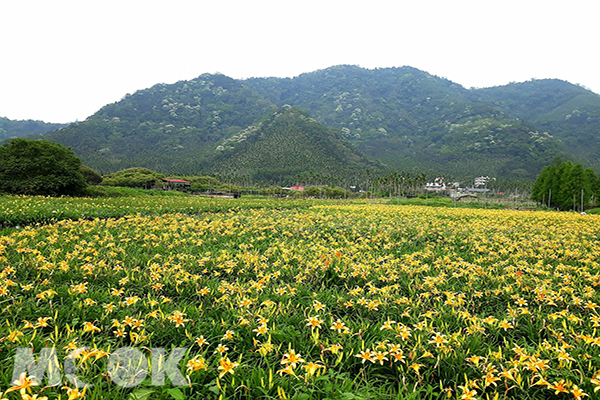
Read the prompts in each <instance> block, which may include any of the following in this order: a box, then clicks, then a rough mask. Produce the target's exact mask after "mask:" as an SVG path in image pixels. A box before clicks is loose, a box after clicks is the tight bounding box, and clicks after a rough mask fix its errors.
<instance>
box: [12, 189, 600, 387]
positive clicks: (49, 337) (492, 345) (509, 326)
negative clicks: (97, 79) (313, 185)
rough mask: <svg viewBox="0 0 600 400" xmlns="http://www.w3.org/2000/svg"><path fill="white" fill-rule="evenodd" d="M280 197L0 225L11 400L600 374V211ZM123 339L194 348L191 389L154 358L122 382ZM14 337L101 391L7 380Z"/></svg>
mask: <svg viewBox="0 0 600 400" xmlns="http://www.w3.org/2000/svg"><path fill="white" fill-rule="evenodd" d="M58 200H60V199H58ZM65 201H67V200H65ZM161 201H162V200H161ZM253 201H259V200H253ZM40 202H41V203H43V202H42V201H40ZM155 202H156V200H155ZM300 202H302V201H300ZM41 203H40V204H41ZM214 203H215V204H218V206H219V207H223V208H222V209H223V210H225V209H226V207H225V204H226V203H227V202H223V200H219V201H217V202H214ZM33 204H35V203H33ZM92 204H93V203H92ZM169 204H170V203H169V202H168V201H165V204H164V205H163V206H164V207H165V209H169V210H170V211H178V210H177V208H176V207H178V206H179V205H177V206H175V205H169ZM173 204H176V203H173ZM177 204H178V203H177ZM237 204H239V203H237ZM277 204H279V203H277V202H274V203H263V206H264V207H263V208H260V209H257V208H253V207H250V206H248V207H241V208H237V209H236V210H232V211H223V212H220V213H216V214H212V213H211V214H206V213H198V210H193V212H187V209H185V210H179V211H183V212H179V213H167V212H165V213H164V214H160V215H142V214H139V215H131V216H127V217H123V218H105V219H89V220H63V221H58V222H56V223H54V224H49V225H45V226H34V227H28V228H25V229H20V230H18V231H15V232H13V233H11V234H9V235H6V236H4V237H0V262H1V264H0V310H2V314H1V316H0V392H4V396H1V395H0V398H7V399H20V398H26V397H25V396H29V395H32V396H33V395H38V396H39V397H38V398H42V397H44V396H45V397H48V399H57V398H61V399H75V398H86V399H101V398H127V397H128V396H129V397H130V398H132V399H133V398H140V399H141V398H143V399H186V398H190V399H191V398H207V399H212V398H214V399H217V398H248V399H250V398H252V399H255V398H263V399H276V398H294V399H311V398H312V399H323V398H336V399H361V398H377V399H379V398H390V399H392V398H394V399H396V398H397V399H411V398H412V399H426V398H454V399H475V398H477V399H486V398H489V399H493V398H514V399H540V398H555V397H556V398H575V399H578V398H580V399H582V398H584V397H586V396H589V397H591V398H593V396H594V393H595V389H596V388H599V387H600V376H597V375H598V373H599V370H600V336H598V331H597V328H598V327H600V314H598V304H599V303H600V298H599V297H600V296H599V295H598V292H597V288H598V285H599V284H600V275H599V267H600V266H599V264H598V261H597V260H598V259H599V256H600V241H599V239H600V237H599V235H600V232H599V230H598V226H599V223H600V217H598V216H595V215H587V216H580V215H578V214H571V213H549V212H548V213H533V212H516V211H502V210H474V209H459V208H457V209H453V208H433V207H419V206H411V207H406V206H392V205H377V204H375V205H357V204H352V205H338V204H324V205H314V206H311V207H302V208H290V209H283V207H279V206H277ZM289 204H291V203H289ZM302 204H306V203H302ZM63 205H64V204H63ZM90 207H91V208H93V207H94V206H93V205H91V206H90ZM136 207H137V208H136ZM143 207H145V206H144V205H143V204H142V203H138V204H135V205H134V204H132V211H133V213H134V214H136V213H138V212H140V211H139V210H140V209H142V210H143ZM147 207H156V203H152V205H148V206H147ZM168 207H171V208H168ZM185 207H190V206H189V205H187V206H185ZM108 209H110V208H108ZM65 212H66V211H65ZM25 214H26V213H25ZM103 216H105V217H109V216H110V215H103ZM125 346H130V347H134V348H136V349H139V351H140V352H141V353H142V354H144V355H145V356H147V359H148V360H151V361H154V360H155V359H154V358H153V354H152V352H153V350H152V349H154V348H159V347H160V348H164V349H165V351H166V355H167V357H168V354H169V353H170V352H172V351H173V349H175V348H185V349H186V350H185V354H184V355H183V356H182V358H181V361H180V362H179V363H178V364H177V366H178V369H179V370H180V372H181V374H182V375H183V376H184V377H185V385H182V386H175V385H174V384H173V383H172V382H170V381H169V379H167V380H166V381H165V383H163V384H161V385H158V386H157V385H153V383H152V377H151V371H152V370H153V369H156V368H158V367H157V365H156V364H155V363H153V362H150V365H149V366H148V368H146V370H149V371H150V372H149V373H148V375H147V376H146V378H145V379H143V380H142V382H141V383H139V384H136V385H135V386H133V387H130V388H124V387H122V386H119V385H117V384H115V382H114V380H113V381H111V379H110V377H111V375H110V373H111V371H110V368H112V367H114V366H115V359H114V354H115V351H116V349H119V348H123V347H125ZM83 347H85V349H83ZM17 348H32V349H33V353H34V354H39V353H40V351H41V349H42V348H55V349H56V353H57V354H58V368H59V369H60V370H61V372H66V371H63V369H64V366H63V364H64V361H65V360H67V359H68V360H71V361H72V362H73V363H74V365H75V366H76V367H77V377H78V379H79V381H80V382H87V383H89V384H92V385H93V386H92V387H89V388H87V389H85V390H83V389H82V388H81V387H79V388H78V387H76V385H75V384H73V383H72V382H71V381H69V379H68V378H67V377H65V376H63V377H62V379H61V380H60V384H55V385H53V386H46V383H47V382H40V385H38V386H31V387H29V388H23V389H22V393H21V392H20V391H19V390H12V389H10V388H11V384H12V382H11V380H12V379H13V377H12V373H13V364H14V358H15V354H16V351H17ZM154 352H156V351H154ZM111 354H112V355H111ZM140 371H141V372H140V375H138V376H142V378H143V377H144V376H145V375H144V373H143V372H144V371H142V370H140ZM133 375H135V374H133ZM133 375H132V376H133ZM155 383H156V382H155ZM21 384H22V386H28V385H27V383H25V382H21ZM17 387H18V386H17ZM13 388H14V386H13ZM28 390H29V391H30V392H28Z"/></svg>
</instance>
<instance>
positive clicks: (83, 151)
mask: <svg viewBox="0 0 600 400" xmlns="http://www.w3.org/2000/svg"><path fill="white" fill-rule="evenodd" d="M273 109H274V106H273V105H272V104H271V103H270V102H269V101H267V100H265V99H264V98H262V97H261V96H260V95H258V94H257V93H256V92H255V91H253V90H251V89H249V88H247V87H246V86H245V85H243V84H242V83H241V82H239V81H236V80H234V79H231V78H228V77H226V76H224V75H209V74H205V75H201V76H200V77H198V78H196V79H193V80H191V81H181V82H177V83H175V84H172V85H165V84H159V85H155V86H153V87H151V88H149V89H145V90H140V91H138V92H136V93H134V94H133V95H128V96H127V97H125V98H124V99H123V100H121V101H119V102H117V103H114V104H109V105H107V106H105V107H103V108H102V109H100V110H99V111H98V112H97V113H95V114H94V115H92V116H91V117H89V118H88V119H87V120H85V121H83V122H80V123H78V124H72V125H70V126H68V127H66V128H64V129H61V130H59V131H56V132H52V133H51V134H48V135H46V136H45V138H46V139H48V140H54V141H57V142H60V143H62V144H65V145H67V146H70V147H72V148H73V149H74V150H75V151H76V153H77V154H79V155H80V156H81V157H82V159H83V160H84V163H86V164H87V165H90V166H92V167H94V168H96V169H98V170H100V171H102V172H105V173H106V172H113V171H116V170H120V169H123V168H129V167H137V166H143V167H147V168H151V169H155V170H158V171H162V172H169V173H180V174H188V173H196V172H198V171H203V170H206V169H207V168H209V167H210V166H209V164H208V159H209V158H210V156H211V155H212V149H213V148H214V147H215V144H216V143H217V142H218V141H219V140H221V139H223V138H225V137H229V136H231V135H232V134H235V133H237V132H239V131H240V130H241V129H243V128H245V127H246V126H248V125H250V124H252V123H253V122H255V121H257V120H259V119H260V118H262V117H263V116H264V115H265V114H267V113H269V112H271V111H272V110H273Z"/></svg>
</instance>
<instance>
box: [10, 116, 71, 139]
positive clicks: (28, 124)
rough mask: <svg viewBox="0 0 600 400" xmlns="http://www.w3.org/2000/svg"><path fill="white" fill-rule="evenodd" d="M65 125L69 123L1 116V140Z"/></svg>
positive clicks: (49, 130)
mask: <svg viewBox="0 0 600 400" xmlns="http://www.w3.org/2000/svg"><path fill="white" fill-rule="evenodd" d="M65 126H67V124H51V123H47V122H43V121H33V120H25V121H18V120H11V119H8V118H4V117H0V140H6V139H11V138H18V137H24V136H28V135H41V134H44V133H46V132H51V131H54V130H56V129H59V128H62V127H65Z"/></svg>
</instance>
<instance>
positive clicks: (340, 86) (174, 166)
mask: <svg viewBox="0 0 600 400" xmlns="http://www.w3.org/2000/svg"><path fill="white" fill-rule="evenodd" d="M544 99H545V100H544ZM286 104H288V105H290V106H295V107H299V108H300V109H304V110H307V111H308V113H309V114H310V115H311V117H312V118H313V119H314V120H315V121H316V122H317V123H319V124H322V125H324V126H325V127H328V128H333V129H335V130H337V131H339V132H340V133H341V135H342V136H343V139H345V140H347V141H349V142H351V143H352V144H353V145H354V147H355V148H356V149H358V150H359V151H360V152H361V153H363V154H365V155H367V156H368V157H369V158H370V159H371V160H374V161H378V162H381V163H384V164H386V165H387V166H388V167H389V168H394V169H398V168H401V169H409V170H410V169H412V170H419V171H425V172H428V173H431V174H435V173H441V172H443V173H447V174H450V175H454V176H465V175H469V174H473V173H476V174H484V175H485V174H487V175H498V176H500V175H501V176H507V177H520V178H522V177H529V178H531V177H534V176H535V175H536V174H537V173H538V172H539V170H541V168H542V167H543V166H544V165H546V164H548V163H549V162H550V161H551V160H552V159H553V158H554V157H555V156H556V155H561V156H563V157H564V158H568V159H569V158H570V159H573V160H576V161H583V162H584V163H585V164H587V165H591V166H594V167H595V168H596V169H598V167H600V154H597V153H598V151H597V150H595V149H596V148H599V147H600V146H597V147H596V145H597V143H598V132H600V129H599V130H596V128H597V127H600V122H599V121H600V118H598V116H599V115H600V96H598V95H596V94H595V93H593V92H591V91H589V90H586V89H584V88H581V87H579V86H576V85H572V84H570V83H568V82H565V81H560V80H540V81H535V80H534V81H527V82H523V83H520V84H509V85H505V86H498V87H493V88H485V89H466V88H464V87H462V86H461V85H459V84H457V83H454V82H452V81H450V80H448V79H446V78H440V77H436V76H434V75H431V74H428V73H427V72H424V71H421V70H418V69H416V68H412V67H397V68H380V69H372V70H368V69H364V68H360V67H357V66H349V65H341V66H334V67H330V68H326V69H323V70H318V71H313V72H308V73H305V74H301V75H299V76H297V77H294V78H248V79H244V80H237V79H233V78H230V77H227V76H225V75H222V74H202V75H200V76H198V77H197V78H194V79H192V80H189V81H179V82H176V83H174V84H157V85H154V86H152V87H150V88H148V89H143V90H140V91H137V92H135V93H134V94H132V95H128V96H126V97H125V98H123V99H122V100H121V101H119V102H115V103H112V104H108V105H106V106H104V107H102V108H101V109H100V110H99V111H98V112H97V113H95V114H94V115H92V116H90V117H89V118H88V119H86V120H85V121H82V122H80V123H77V124H72V125H69V126H67V127H65V128H62V129H60V130H57V131H54V132H51V133H48V134H45V135H44V137H45V138H47V139H49V140H54V141H58V142H60V143H63V144H65V145H68V146H70V147H72V148H73V149H74V150H75V151H76V152H77V153H78V154H80V156H81V157H82V159H83V161H84V162H85V163H87V164H89V165H91V166H93V167H95V168H98V169H99V170H101V171H103V172H112V171H114V170H117V169H121V168H126V167H130V166H144V167H149V168H153V169H157V170H162V171H165V172H171V173H190V172H202V171H214V166H215V165H219V163H220V164H223V162H221V161H219V160H218V156H217V155H216V154H215V149H216V148H217V147H218V146H219V143H221V142H222V141H224V140H226V139H227V138H231V137H234V136H236V135H239V134H240V133H242V132H243V131H244V130H245V129H247V128H248V127H249V126H252V125H254V124H256V123H257V122H259V121H260V120H261V119H263V118H265V116H268V115H269V114H270V113H272V112H274V111H275V110H277V109H278V108H280V107H282V106H284V105H286ZM571 108H574V110H571ZM566 111H569V112H570V117H568V118H566V115H569V114H565V113H566ZM574 111H577V112H574ZM565 118H566V119H565ZM570 149H573V152H572V154H571V153H570V152H569V150H570ZM221 154H225V153H221ZM225 164H226V163H225Z"/></svg>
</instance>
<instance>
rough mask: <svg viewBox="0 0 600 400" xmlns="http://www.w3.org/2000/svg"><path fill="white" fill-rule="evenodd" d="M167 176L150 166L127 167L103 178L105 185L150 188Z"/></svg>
mask: <svg viewBox="0 0 600 400" xmlns="http://www.w3.org/2000/svg"><path fill="white" fill-rule="evenodd" d="M164 177H165V176H164V175H163V174H159V173H158V172H156V171H153V170H151V169H148V168H141V167H137V168H127V169H124V170H121V171H117V172H114V173H112V174H108V175H106V176H105V177H104V179H102V184H103V185H105V186H125V187H139V188H144V189H149V188H151V187H152V186H154V184H155V183H157V182H158V181H160V180H161V179H162V178H164Z"/></svg>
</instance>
